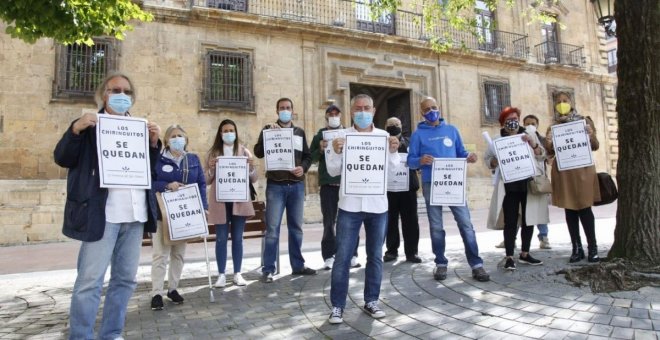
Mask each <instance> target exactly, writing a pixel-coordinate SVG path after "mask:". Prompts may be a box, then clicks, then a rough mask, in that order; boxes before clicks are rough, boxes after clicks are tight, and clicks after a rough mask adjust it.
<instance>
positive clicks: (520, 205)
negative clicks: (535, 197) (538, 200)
mask: <svg viewBox="0 0 660 340" xmlns="http://www.w3.org/2000/svg"><path fill="white" fill-rule="evenodd" d="M526 207H527V192H525V191H510V192H507V193H506V194H505V195H504V202H502V211H503V213H504V249H505V251H506V256H513V248H514V247H515V245H516V233H517V232H518V211H519V210H520V209H522V227H521V228H520V238H521V239H522V246H521V248H520V250H522V251H523V252H529V246H530V244H531V243H532V235H533V234H534V226H533V225H526V222H525V208H526Z"/></svg>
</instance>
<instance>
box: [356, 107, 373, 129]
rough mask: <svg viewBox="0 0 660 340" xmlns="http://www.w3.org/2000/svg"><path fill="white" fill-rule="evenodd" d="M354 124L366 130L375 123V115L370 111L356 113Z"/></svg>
mask: <svg viewBox="0 0 660 340" xmlns="http://www.w3.org/2000/svg"><path fill="white" fill-rule="evenodd" d="M353 122H355V125H357V126H358V127H359V128H360V129H366V128H368V127H370V126H371V123H373V122H374V115H373V114H372V113H371V112H368V111H360V112H356V113H355V116H354V117H353Z"/></svg>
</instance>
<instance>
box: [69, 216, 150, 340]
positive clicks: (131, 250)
mask: <svg viewBox="0 0 660 340" xmlns="http://www.w3.org/2000/svg"><path fill="white" fill-rule="evenodd" d="M143 230H144V224H143V223H141V222H132V223H110V222H106V223H105V231H104V233H103V238H102V239H100V240H98V241H95V242H83V243H82V245H81V246H80V252H79V253H78V276H77V277H76V283H75V284H74V286H73V295H72V296H71V309H70V311H69V323H70V330H69V339H94V323H95V322H96V312H97V311H98V309H99V304H100V302H101V289H102V288H103V278H104V276H105V272H106V271H107V269H108V265H111V270H110V282H109V284H108V290H107V292H106V294H105V303H104V306H103V319H102V321H101V329H100V331H99V338H100V339H114V338H117V337H119V336H121V333H122V330H123V329H124V323H125V320H126V307H127V306H128V300H129V299H130V298H131V295H132V294H133V291H134V290H135V286H136V285H137V282H136V281H135V275H136V274H137V268H138V263H139V262H140V248H141V246H142V232H143Z"/></svg>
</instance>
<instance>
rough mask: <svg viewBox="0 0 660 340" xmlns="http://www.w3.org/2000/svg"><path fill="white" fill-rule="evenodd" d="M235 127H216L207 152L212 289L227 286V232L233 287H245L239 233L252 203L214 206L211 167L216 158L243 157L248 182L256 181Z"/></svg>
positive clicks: (225, 124)
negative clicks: (212, 244)
mask: <svg viewBox="0 0 660 340" xmlns="http://www.w3.org/2000/svg"><path fill="white" fill-rule="evenodd" d="M237 136H238V129H237V128H236V123H234V122H233V121H232V120H230V119H225V120H223V121H222V122H221V123H220V126H219V127H218V132H217V133H216V135H215V141H214V142H213V146H212V147H211V149H210V150H209V152H208V155H207V159H206V164H207V166H208V167H207V168H208V172H207V176H206V184H208V185H210V186H211V189H210V190H209V218H208V220H209V221H208V223H209V224H215V233H216V241H215V260H216V262H217V264H218V273H219V275H218V280H217V281H216V283H215V286H216V287H218V288H222V287H224V286H225V285H226V284H227V278H226V276H225V268H226V265H227V240H228V239H229V232H230V230H231V236H232V242H231V257H232V260H233V262H234V279H233V281H234V284H235V285H237V286H245V285H246V284H247V283H246V282H245V280H244V279H243V276H242V275H241V265H242V261H243V230H244V228H245V221H246V220H247V218H248V217H251V216H254V208H253V207H252V202H217V201H216V199H215V196H216V189H215V181H216V178H215V166H216V163H217V161H218V157H219V156H245V157H247V158H248V161H247V162H248V166H249V168H250V169H249V176H250V182H251V183H254V182H256V180H257V172H256V170H255V168H254V165H253V164H252V154H250V152H249V151H248V150H247V148H245V147H244V146H243V145H241V144H240V143H239V140H238V137H237Z"/></svg>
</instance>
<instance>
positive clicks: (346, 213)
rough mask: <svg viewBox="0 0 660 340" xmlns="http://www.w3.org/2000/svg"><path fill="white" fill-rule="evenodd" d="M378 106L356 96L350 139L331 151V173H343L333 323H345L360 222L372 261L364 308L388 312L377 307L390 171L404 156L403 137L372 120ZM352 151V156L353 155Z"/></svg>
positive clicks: (332, 296) (374, 312)
mask: <svg viewBox="0 0 660 340" xmlns="http://www.w3.org/2000/svg"><path fill="white" fill-rule="evenodd" d="M375 112H376V109H375V108H374V106H373V99H371V97H369V96H367V95H364V94H360V95H357V96H355V97H353V99H352V100H351V117H352V118H353V123H354V125H353V126H352V127H350V128H348V129H346V137H345V138H341V137H340V138H335V139H334V140H333V141H332V150H331V152H329V153H328V154H327V157H326V166H327V169H328V174H329V175H330V176H339V175H341V185H340V188H339V213H338V215H337V253H336V254H335V263H334V266H333V267H332V280H331V285H330V301H331V303H332V313H331V314H330V317H329V320H328V321H329V322H330V323H331V324H339V323H342V322H343V318H342V315H343V311H344V307H345V306H346V295H347V294H348V272H349V266H350V261H351V257H352V256H353V253H354V251H355V247H356V246H357V242H358V236H359V233H360V227H361V226H362V223H364V228H365V233H366V239H367V240H366V248H367V249H366V252H367V265H366V269H365V282H364V285H365V288H364V301H365V303H366V304H365V306H364V309H363V310H364V311H365V312H366V313H367V314H369V315H370V316H371V317H373V318H375V319H378V318H382V317H384V316H385V312H384V311H383V310H381V309H380V307H378V297H379V295H380V282H381V279H382V276H383V259H382V252H383V241H384V239H385V232H386V231H387V176H388V173H387V170H388V162H389V164H391V165H394V164H396V163H397V162H399V161H400V159H399V155H398V153H397V149H398V147H399V140H398V139H397V138H396V137H390V136H389V135H388V133H387V132H385V131H383V130H380V129H377V128H375V127H374V125H373V117H374V113H375ZM349 154H350V156H349Z"/></svg>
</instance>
